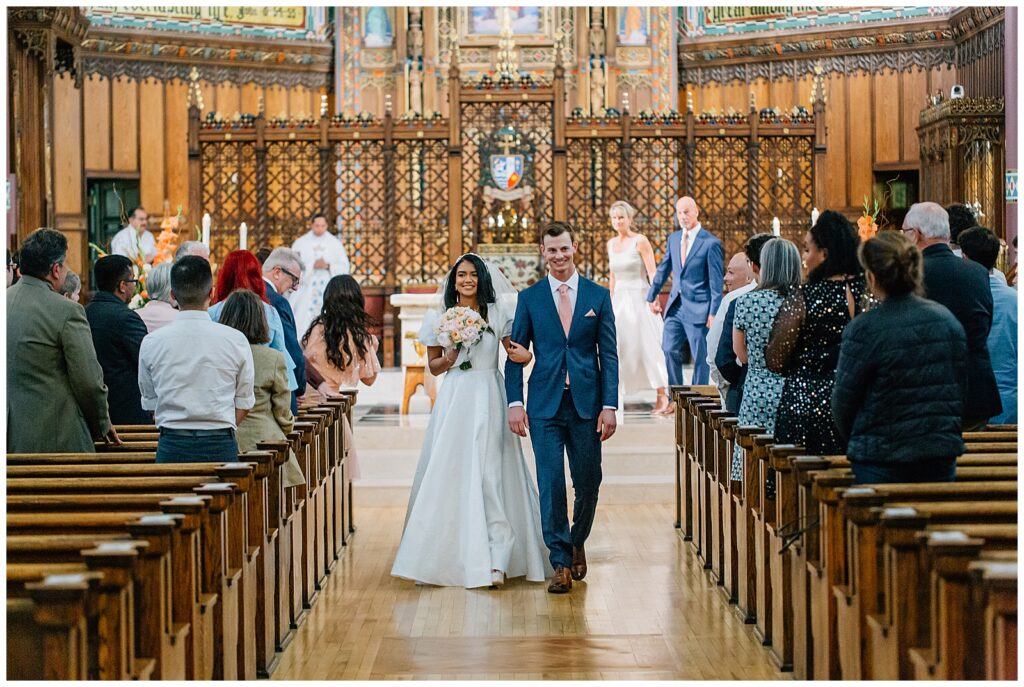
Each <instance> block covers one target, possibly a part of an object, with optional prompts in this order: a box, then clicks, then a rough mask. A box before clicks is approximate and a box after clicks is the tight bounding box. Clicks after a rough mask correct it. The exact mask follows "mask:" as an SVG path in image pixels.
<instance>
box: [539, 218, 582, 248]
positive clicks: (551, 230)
mask: <svg viewBox="0 0 1024 687" xmlns="http://www.w3.org/2000/svg"><path fill="white" fill-rule="evenodd" d="M562 234H568V235H569V240H570V241H572V242H573V243H576V237H575V236H573V233H572V225H570V224H569V223H568V222H548V224H546V225H545V226H544V232H543V233H542V234H541V235H540V243H541V245H544V237H545V236H550V237H552V238H554V237H556V236H561V235H562Z"/></svg>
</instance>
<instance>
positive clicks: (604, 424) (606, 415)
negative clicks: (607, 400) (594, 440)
mask: <svg viewBox="0 0 1024 687" xmlns="http://www.w3.org/2000/svg"><path fill="white" fill-rule="evenodd" d="M615 426H616V419H615V410H613V409H612V408H605V409H604V410H602V411H601V414H600V415H598V416H597V431H598V433H599V434H600V435H601V441H607V440H608V439H611V438H612V435H613V434H615Z"/></svg>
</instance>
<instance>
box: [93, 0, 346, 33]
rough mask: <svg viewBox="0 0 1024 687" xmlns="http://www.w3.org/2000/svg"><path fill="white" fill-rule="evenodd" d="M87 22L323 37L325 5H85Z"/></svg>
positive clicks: (122, 25) (195, 31)
mask: <svg viewBox="0 0 1024 687" xmlns="http://www.w3.org/2000/svg"><path fill="white" fill-rule="evenodd" d="M83 13H84V14H85V16H86V18H87V19H89V21H90V23H92V24H94V25H100V26H105V27H111V28H118V29H144V30H147V31H152V30H155V31H176V32H183V33H199V34H205V35H222V36H225V35H226V36H244V37H252V38H275V39H281V38H283V39H291V40H325V39H326V38H327V26H328V21H327V8H326V7H304V6H298V5H294V6H284V5H282V6H277V7H273V6H265V7H214V6H209V5H196V6H182V7H152V6H148V5H138V6H119V7H113V6H96V7H85V8H84V9H83Z"/></svg>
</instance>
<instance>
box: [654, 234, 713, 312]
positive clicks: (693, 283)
mask: <svg viewBox="0 0 1024 687" xmlns="http://www.w3.org/2000/svg"><path fill="white" fill-rule="evenodd" d="M682 240H683V232H682V231H674V232H672V233H671V234H669V237H668V241H667V243H668V246H667V248H666V250H665V255H664V256H662V258H661V262H660V263H658V270H657V271H656V272H655V273H654V279H653V280H652V281H651V288H650V290H649V291H648V292H647V301H648V302H653V301H654V299H655V298H657V297H658V294H659V293H661V287H662V286H664V285H665V280H666V279H668V276H669V274H671V275H672V290H671V291H670V292H669V294H668V302H667V303H665V316H666V317H668V313H669V311H670V310H671V309H672V306H673V304H674V303H675V302H676V301H677V300H678V301H679V303H680V308H679V312H678V314H677V315H676V317H679V318H680V319H682V321H684V322H691V323H695V324H697V323H699V324H703V323H705V322H707V321H708V316H709V315H710V314H711V313H714V312H718V305H719V303H721V302H722V279H723V277H724V276H725V258H724V255H725V252H724V251H723V250H722V242H721V241H719V240H718V237H717V236H715V235H714V234H711V233H710V232H708V231H707V230H706V229H704V228H703V227H702V228H701V229H700V231H698V232H697V235H696V237H694V239H693V245H692V246H690V249H689V251H688V254H687V256H686V263H685V264H683V262H682V257H681V253H682V248H683V244H682Z"/></svg>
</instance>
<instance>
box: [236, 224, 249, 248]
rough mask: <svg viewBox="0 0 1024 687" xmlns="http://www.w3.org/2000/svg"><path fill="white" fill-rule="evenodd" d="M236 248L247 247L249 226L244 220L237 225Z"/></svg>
mask: <svg viewBox="0 0 1024 687" xmlns="http://www.w3.org/2000/svg"><path fill="white" fill-rule="evenodd" d="M238 248H239V249H240V250H248V249H249V227H248V226H246V224H245V222H242V225H241V226H240V227H238Z"/></svg>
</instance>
